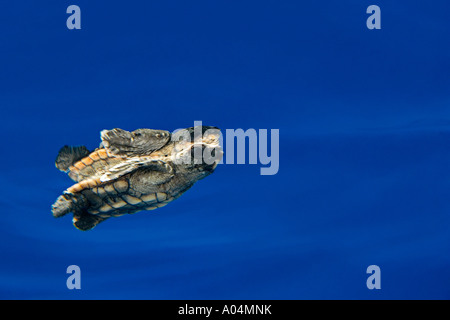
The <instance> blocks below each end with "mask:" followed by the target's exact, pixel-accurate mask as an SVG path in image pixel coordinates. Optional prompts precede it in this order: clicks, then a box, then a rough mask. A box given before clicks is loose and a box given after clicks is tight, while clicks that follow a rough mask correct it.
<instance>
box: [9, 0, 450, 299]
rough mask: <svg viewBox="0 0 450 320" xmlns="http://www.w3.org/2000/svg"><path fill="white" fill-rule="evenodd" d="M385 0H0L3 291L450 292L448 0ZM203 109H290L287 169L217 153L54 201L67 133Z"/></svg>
mask: <svg viewBox="0 0 450 320" xmlns="http://www.w3.org/2000/svg"><path fill="white" fill-rule="evenodd" d="M93 2H94V3H93ZM392 2H393V1H382V0H377V1H361V0H354V1H334V0H333V1H332V0H326V1H261V0H260V1H245V0H239V1H230V0H227V1H206V0H205V1H197V0H193V1H139V2H138V1H102V2H101V3H100V1H86V0H74V1H70V2H69V1H56V0H55V1H15V2H13V1H9V2H3V3H2V6H1V8H0V68H1V70H0V81H1V83H0V106H1V126H0V135H1V137H2V139H1V141H2V144H1V150H2V151H1V158H0V165H1V166H0V168H1V173H0V194H1V195H2V197H1V198H0V207H1V214H0V298H2V299H79V298H85V299H119V298H120V299H122V298H124V299H128V298H134V299H380V298H382V299H428V298H437V299H449V298H450V279H449V268H450V257H449V252H450V233H449V231H450V214H449V210H450V197H449V195H450V166H449V164H450V129H449V128H450V105H449V103H450V94H449V88H450V78H449V71H450V59H449V57H450V43H449V35H450V34H449V32H450V22H449V20H448V14H449V12H450V3H449V2H448V1H446V0H442V1H426V2H425V1H406V0H405V1H395V3H392ZM71 4H77V5H79V6H80V7H81V13H82V21H81V24H82V29H81V30H68V29H67V28H66V19H67V17H68V16H69V15H68V14H66V8H67V7H68V6H69V5H71ZM371 4H377V5H379V6H380V7H381V11H382V22H381V23H382V29H381V30H368V29H367V28H366V19H367V17H368V15H367V14H366V8H367V7H368V6H369V5H371ZM194 120H202V121H203V123H204V124H205V125H214V126H218V127H220V128H222V129H227V128H228V129H237V128H243V129H248V128H255V129H260V128H262V129H279V130H280V148H281V149H280V171H279V173H278V174H277V175H274V176H261V175H259V168H260V166H259V165H220V166H219V167H218V168H217V170H216V172H215V173H214V174H213V175H212V176H210V177H208V178H206V179H205V180H202V181H200V182H198V183H197V184H196V185H195V186H194V188H192V189H191V190H189V191H188V192H187V193H186V194H185V195H183V196H182V197H181V198H180V199H178V200H176V201H175V202H173V203H171V204H170V205H168V206H167V207H165V208H162V209H159V210H157V211H154V212H148V213H146V212H141V213H138V214H136V215H130V216H123V217H121V218H117V219H110V220H108V221H107V222H105V223H103V224H100V225H99V226H98V227H96V228H95V229H94V230H92V231H91V232H81V231H78V230H76V229H75V228H74V227H73V226H72V223H71V218H70V217H69V216H67V217H64V218H61V219H58V220H57V219H54V218H53V217H52V215H51V213H50V206H51V204H52V203H53V202H54V200H55V199H56V198H57V196H58V195H59V194H60V193H61V192H62V191H63V190H64V189H66V188H67V187H68V186H70V185H71V180H70V179H69V178H68V177H67V176H65V175H64V174H63V173H61V172H59V171H58V170H57V169H56V168H55V167H54V160H55V157H56V154H57V152H58V150H59V148H60V147H61V146H63V145H65V144H73V145H77V144H85V145H87V146H88V147H89V148H91V149H93V148H95V147H96V146H97V145H98V143H99V132H100V130H102V129H110V128H114V127H120V128H123V129H127V130H134V129H137V128H140V127H146V128H159V129H166V130H174V129H176V128H180V127H188V126H192V125H193V122H194ZM71 264H76V265H78V266H80V268H81V286H82V289H81V290H68V289H67V288H66V279H67V277H68V275H67V274H66V268H67V266H69V265H71ZM372 264H376V265H379V266H380V268H381V286H382V289H381V290H372V291H371V290H368V289H367V288H366V279H367V276H368V275H367V274H366V268H367V266H369V265H372Z"/></svg>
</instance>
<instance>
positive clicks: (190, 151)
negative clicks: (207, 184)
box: [171, 126, 223, 179]
mask: <svg viewBox="0 0 450 320" xmlns="http://www.w3.org/2000/svg"><path fill="white" fill-rule="evenodd" d="M220 137H221V133H220V129H219V128H217V127H210V126H195V127H190V128H186V129H182V130H178V131H176V132H175V133H173V134H172V137H171V141H172V142H173V144H174V145H173V151H172V161H173V163H174V164H176V165H178V166H179V167H181V168H184V169H186V170H189V171H192V172H196V173H198V174H199V175H200V176H199V179H201V178H203V177H206V176H207V175H209V174H211V173H212V172H213V171H214V169H215V168H216V167H217V164H218V163H219V162H220V160H221V159H222V156H223V151H222V148H221V147H220Z"/></svg>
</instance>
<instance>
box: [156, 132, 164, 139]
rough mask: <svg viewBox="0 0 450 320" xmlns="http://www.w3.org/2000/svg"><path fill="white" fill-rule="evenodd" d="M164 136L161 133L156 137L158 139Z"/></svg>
mask: <svg viewBox="0 0 450 320" xmlns="http://www.w3.org/2000/svg"><path fill="white" fill-rule="evenodd" d="M162 136H163V135H162V134H161V133H157V134H155V137H157V138H158V139H159V138H161V137H162Z"/></svg>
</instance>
